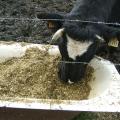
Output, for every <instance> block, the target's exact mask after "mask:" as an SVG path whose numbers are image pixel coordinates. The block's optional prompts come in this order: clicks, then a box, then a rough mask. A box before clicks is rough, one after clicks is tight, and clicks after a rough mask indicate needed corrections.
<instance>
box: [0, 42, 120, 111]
mask: <svg viewBox="0 0 120 120" xmlns="http://www.w3.org/2000/svg"><path fill="white" fill-rule="evenodd" d="M43 46H45V45H38V44H28V45H25V46H22V45H21V44H20V43H14V44H10V45H5V44H0V62H3V61H5V60H7V59H10V58H12V57H21V56H23V55H24V54H25V51H26V49H28V48H30V47H38V48H39V49H41V50H45V49H43ZM48 52H49V54H50V55H56V54H59V50H58V47H57V46H51V47H50V49H49V51H48ZM90 64H91V66H93V68H94V69H95V72H94V76H95V80H94V81H91V82H90V86H91V88H92V90H91V91H90V95H89V99H88V100H81V101H77V100H74V101H73V100H69V101H68V100H60V101H59V103H58V102H56V100H47V99H45V100H43V99H42V100H41V99H31V98H11V100H10V101H4V100H1V101H0V107H8V108H9V107H10V108H23V109H43V110H67V111H102V112H103V111H105V112H120V75H119V73H118V72H117V70H116V69H115V67H114V65H113V64H112V63H110V62H109V61H106V60H104V59H100V58H98V57H95V58H94V59H93V60H92V61H91V63H90Z"/></svg>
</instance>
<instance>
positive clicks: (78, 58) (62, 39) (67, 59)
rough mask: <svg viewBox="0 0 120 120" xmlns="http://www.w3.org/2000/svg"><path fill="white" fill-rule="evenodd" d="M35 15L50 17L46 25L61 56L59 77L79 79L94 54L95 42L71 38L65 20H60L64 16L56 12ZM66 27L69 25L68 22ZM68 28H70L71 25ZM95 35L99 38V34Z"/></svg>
mask: <svg viewBox="0 0 120 120" xmlns="http://www.w3.org/2000/svg"><path fill="white" fill-rule="evenodd" d="M37 17H38V18H39V19H50V20H48V21H47V25H48V28H49V29H51V30H52V31H54V35H53V37H52V41H58V43H57V44H58V46H59V50H60V53H61V57H62V59H61V62H60V64H59V66H58V68H59V72H58V75H59V78H60V79H61V80H62V81H64V82H69V83H73V82H76V81H79V80H81V78H83V77H84V74H85V70H86V66H87V64H86V63H87V62H89V61H90V60H91V59H92V58H93V56H94V54H95V50H96V45H97V42H93V41H92V40H90V41H87V40H86V41H82V40H78V39H75V38H74V39H73V37H72V33H71V34H70V33H69V34H68V32H67V30H66V27H65V24H66V21H63V20H62V19H63V18H64V17H63V16H60V15H58V14H38V15H37ZM53 19H54V20H55V21H54V20H53ZM57 19H60V21H59V20H58V21H57ZM73 24H74V23H73ZM68 27H70V26H69V24H68ZM70 29H72V27H71V28H70ZM76 29H77V26H76ZM97 37H98V39H101V38H99V36H97ZM81 62H83V63H81Z"/></svg>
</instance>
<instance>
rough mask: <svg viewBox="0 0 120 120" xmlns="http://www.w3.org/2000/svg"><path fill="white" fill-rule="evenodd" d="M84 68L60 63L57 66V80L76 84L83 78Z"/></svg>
mask: <svg viewBox="0 0 120 120" xmlns="http://www.w3.org/2000/svg"><path fill="white" fill-rule="evenodd" d="M86 66H87V65H85V64H77V63H64V62H62V63H60V64H59V66H58V76H59V79H60V80H61V81H62V82H64V83H69V84H72V83H76V82H78V81H80V80H81V79H82V78H83V77H84V75H85V71H86Z"/></svg>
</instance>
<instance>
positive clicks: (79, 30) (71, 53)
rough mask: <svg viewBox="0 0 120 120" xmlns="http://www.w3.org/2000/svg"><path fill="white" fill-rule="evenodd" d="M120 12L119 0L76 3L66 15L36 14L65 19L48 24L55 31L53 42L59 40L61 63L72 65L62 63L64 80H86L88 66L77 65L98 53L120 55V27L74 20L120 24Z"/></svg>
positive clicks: (61, 68) (60, 67) (62, 77)
mask: <svg viewBox="0 0 120 120" xmlns="http://www.w3.org/2000/svg"><path fill="white" fill-rule="evenodd" d="M119 11H120V0H77V1H76V4H75V6H74V7H73V9H72V10H71V12H70V13H68V14H66V15H65V16H61V15H58V14H49V13H43V14H42V13H40V14H38V15H37V17H38V18H39V19H63V20H61V21H57V20H55V21H54V20H49V21H48V27H49V28H50V29H51V30H52V31H54V32H55V34H54V35H53V39H55V40H58V41H59V42H58V45H59V50H60V53H61V56H62V61H69V62H73V63H69V62H62V63H60V65H59V73H58V75H59V77H60V79H61V80H63V81H65V82H70V83H72V82H76V81H79V80H80V79H81V78H83V77H84V74H85V70H86V67H87V64H77V63H74V62H85V63H86V62H87V63H88V62H90V61H91V59H92V58H93V57H94V55H95V54H98V55H99V54H100V53H101V52H103V51H105V52H106V54H108V53H110V54H111V55H113V56H114V54H116V52H117V51H118V54H117V56H120V44H119V41H118V39H119V35H120V29H119V27H116V26H114V25H105V24H95V23H90V22H77V21H72V20H84V21H94V22H97V21H102V22H118V20H120V14H119ZM116 18H117V19H116ZM70 20H71V21H70ZM110 40H114V41H112V42H113V44H115V45H116V46H114V45H113V46H108V44H109V41H110ZM112 42H111V43H112ZM102 50H103V51H102ZM117 56H116V55H115V57H117ZM115 59H116V58H115ZM110 60H111V59H110ZM111 61H112V60H111ZM118 61H119V62H120V57H119V60H118ZM118 70H119V67H118Z"/></svg>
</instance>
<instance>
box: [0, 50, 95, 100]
mask: <svg viewBox="0 0 120 120" xmlns="http://www.w3.org/2000/svg"><path fill="white" fill-rule="evenodd" d="M59 60H60V56H50V55H49V54H48V53H47V52H43V51H40V50H39V49H38V48H30V49H28V50H27V51H26V54H25V55H24V56H23V57H21V58H12V59H10V60H7V61H6V62H3V63H0V98H1V99H2V97H25V98H26V97H28V98H38V99H58V100H82V99H87V96H88V95H89V93H90V86H89V84H88V82H89V81H90V80H91V79H93V74H92V73H93V72H94V70H93V69H92V68H91V67H88V70H87V72H86V76H85V78H84V79H83V80H82V81H80V82H78V83H76V84H72V85H69V84H63V83H62V82H61V81H60V80H59V78H58V76H57V71H58V69H57V65H58V61H59Z"/></svg>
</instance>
